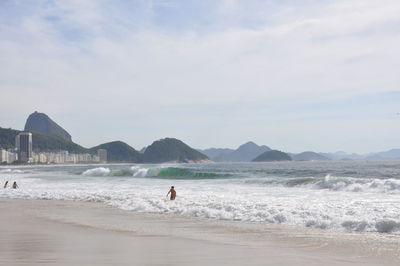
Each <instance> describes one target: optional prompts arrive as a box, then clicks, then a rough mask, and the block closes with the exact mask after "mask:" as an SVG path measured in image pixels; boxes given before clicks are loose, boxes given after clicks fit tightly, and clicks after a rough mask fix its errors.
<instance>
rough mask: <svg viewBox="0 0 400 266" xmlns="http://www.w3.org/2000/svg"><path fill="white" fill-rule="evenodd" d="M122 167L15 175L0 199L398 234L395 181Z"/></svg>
mask: <svg viewBox="0 0 400 266" xmlns="http://www.w3.org/2000/svg"><path fill="white" fill-rule="evenodd" d="M128 169H129V171H128V172H129V173H130V174H129V175H123V176H119V175H118V178H115V176H113V175H112V173H113V172H117V171H121V170H118V169H116V170H111V169H110V168H104V167H99V168H93V169H89V170H87V171H85V172H83V173H82V175H81V176H79V178H76V176H75V177H74V176H72V174H68V173H59V172H54V173H51V176H48V175H49V173H48V172H46V173H42V174H40V173H39V174H38V173H35V176H34V177H35V178H32V175H31V174H25V175H18V184H19V186H20V189H18V190H12V189H2V190H0V197H10V198H27V199H62V200H79V201H96V202H103V203H105V204H108V205H111V206H114V207H117V208H121V209H124V210H130V211H137V212H150V213H172V214H177V215H185V216H194V217H206V218H213V219H224V220H238V221H259V222H271V223H285V224H292V225H298V226H303V227H311V228H321V229H344V230H352V231H371V232H382V233H391V234H399V233H400V216H399V213H400V193H399V191H400V183H399V180H398V179H368V178H365V179H362V178H358V179H356V178H345V177H335V176H333V175H331V176H328V177H325V178H324V177H322V178H320V179H318V178H299V179H298V180H295V182H293V180H294V179H285V178H270V179H268V180H266V179H260V178H254V179H253V178H237V179H201V180H185V179H158V178H150V177H154V176H156V175H157V173H159V171H160V169H162V167H160V166H154V167H150V166H135V167H131V168H128ZM167 170H168V169H167ZM125 172H126V170H123V171H122V173H125ZM93 176H101V177H105V178H91V177H93ZM28 177H29V178H28ZM55 180H58V181H57V182H55ZM289 181H292V183H289ZM171 185H175V187H176V190H177V192H178V197H177V199H176V200H175V201H169V200H167V199H166V197H165V195H166V193H167V191H168V189H169V187H170V186H171Z"/></svg>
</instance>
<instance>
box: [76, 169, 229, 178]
mask: <svg viewBox="0 0 400 266" xmlns="http://www.w3.org/2000/svg"><path fill="white" fill-rule="evenodd" d="M82 175H83V176H127V177H129V176H133V177H156V178H166V179H215V178H227V177H230V176H231V175H230V174H219V173H212V172H204V171H200V170H196V169H190V168H179V167H153V168H143V167H139V166H132V167H130V168H125V169H113V170H111V169H110V168H105V167H97V168H93V169H89V170H86V171H84V172H83V173H82Z"/></svg>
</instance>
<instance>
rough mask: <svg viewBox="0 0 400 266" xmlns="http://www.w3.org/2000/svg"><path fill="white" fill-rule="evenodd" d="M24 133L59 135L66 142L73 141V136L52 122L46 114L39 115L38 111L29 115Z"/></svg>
mask: <svg viewBox="0 0 400 266" xmlns="http://www.w3.org/2000/svg"><path fill="white" fill-rule="evenodd" d="M24 131H29V132H31V131H36V132H40V133H44V134H48V135H57V136H60V137H61V138H63V139H65V140H68V141H72V138H71V135H70V134H69V133H68V132H67V131H66V130H65V129H63V128H62V127H61V126H59V125H58V124H57V123H56V122H54V121H53V120H51V119H50V117H48V116H47V115H46V114H44V113H38V112H37V111H36V112H34V113H32V114H30V115H29V117H28V119H27V120H26V123H25V128H24Z"/></svg>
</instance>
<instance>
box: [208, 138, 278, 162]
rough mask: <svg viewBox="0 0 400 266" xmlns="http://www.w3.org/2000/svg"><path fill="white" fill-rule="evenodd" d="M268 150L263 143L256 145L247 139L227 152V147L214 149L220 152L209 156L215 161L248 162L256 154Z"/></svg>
mask: <svg viewBox="0 0 400 266" xmlns="http://www.w3.org/2000/svg"><path fill="white" fill-rule="evenodd" d="M270 150H271V149H270V148H269V147H267V146H265V145H263V146H258V145H257V144H255V143H254V142H252V141H249V142H247V143H245V144H243V145H240V146H239V148H237V149H236V150H233V151H231V152H229V149H214V150H213V152H218V151H221V152H220V153H219V154H215V155H213V156H212V157H211V158H212V159H213V160H214V161H217V162H250V161H251V160H253V159H254V158H256V157H257V156H258V155H260V154H262V153H264V152H266V151H270Z"/></svg>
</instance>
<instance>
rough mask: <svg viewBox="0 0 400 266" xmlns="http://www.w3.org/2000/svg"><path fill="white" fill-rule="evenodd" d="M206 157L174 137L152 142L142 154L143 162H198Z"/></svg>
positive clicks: (205, 159) (206, 158)
mask: <svg viewBox="0 0 400 266" xmlns="http://www.w3.org/2000/svg"><path fill="white" fill-rule="evenodd" d="M207 160H209V159H208V157H207V156H206V155H204V154H202V153H200V152H198V151H196V150H195V149H192V148H191V147H189V146H188V145H186V144H185V143H183V142H182V141H180V140H178V139H174V138H165V139H161V140H157V141H155V142H153V144H151V145H150V146H148V147H147V148H146V150H145V152H144V154H143V162H145V163H165V162H183V163H185V162H200V161H207Z"/></svg>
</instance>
